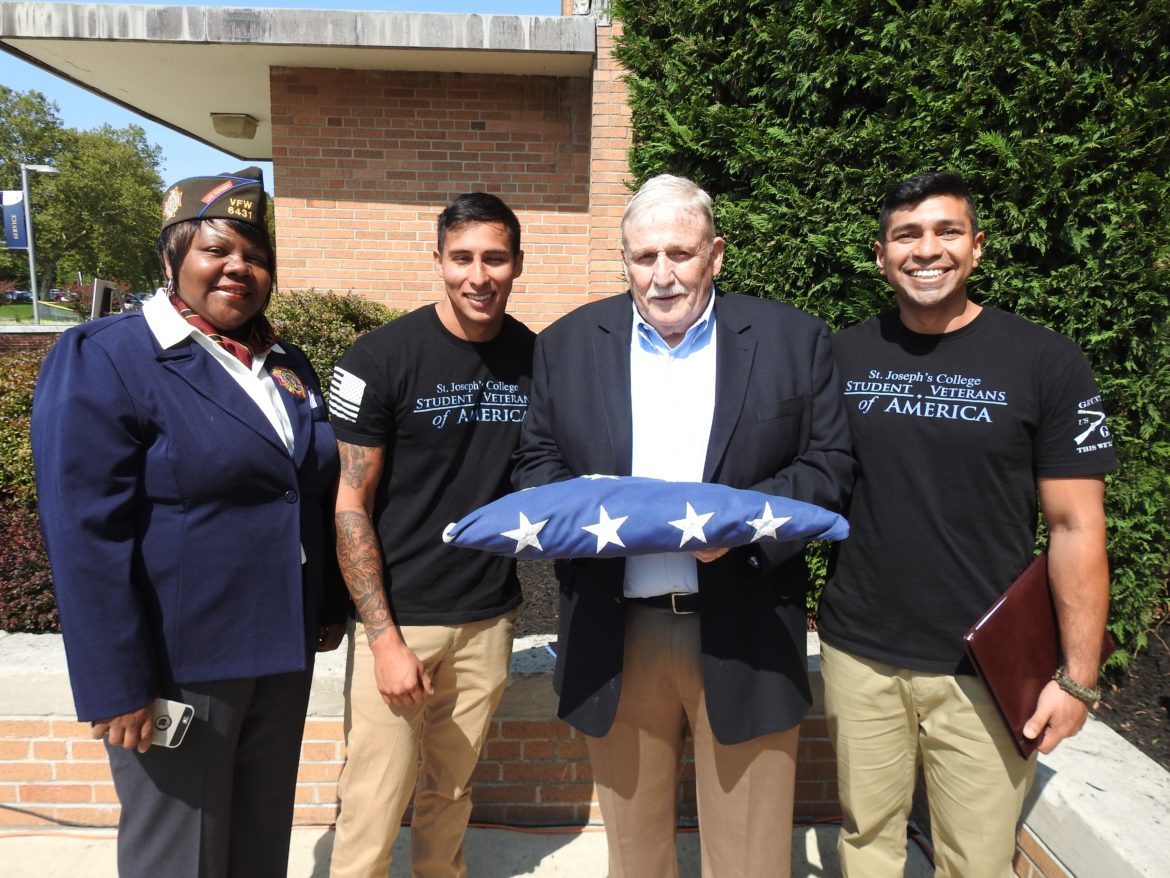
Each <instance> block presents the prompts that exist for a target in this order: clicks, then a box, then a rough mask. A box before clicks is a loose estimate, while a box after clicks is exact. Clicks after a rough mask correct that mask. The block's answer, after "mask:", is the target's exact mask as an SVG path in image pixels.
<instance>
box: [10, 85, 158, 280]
mask: <svg viewBox="0 0 1170 878" xmlns="http://www.w3.org/2000/svg"><path fill="white" fill-rule="evenodd" d="M160 160H161V149H160V148H159V147H157V146H153V145H151V144H150V143H148V142H147V140H146V134H145V132H144V131H143V130H142V129H141V128H139V127H137V126H134V125H130V126H127V127H125V128H113V127H111V126H108V125H103V126H101V127H100V128H97V129H94V130H92V131H77V130H75V129H72V128H66V127H64V126H62V124H61V121H60V119H59V118H58V116H57V107H56V105H55V104H54V103H53V102H51V101H49V100H47V99H46V98H45V97H44V95H42V94H40V93H39V92H35V91H29V92H17V91H13V90H12V89H10V88H7V87H5V86H0V186H2V187H3V188H5V189H18V188H20V165H21V164H22V163H26V164H49V165H52V166H53V167H55V168H56V169H57V171H58V172H59V173H57V174H53V175H49V174H39V173H30V174H29V189H30V193H31V200H32V205H33V222H34V228H35V232H36V236H35V246H36V257H37V282H38V285H39V286H40V288H41V289H40V292H41V294H42V295H43V294H44V293H45V292H46V291H48V290H49V289H51V288H52V287H53V286H54V285H56V284H58V283H65V282H67V281H70V280H74V279H76V276H77V273H78V272H80V273H81V274H82V275H83V276H84V277H85V279H86V283H87V284H88V282H89V279H90V278H92V277H95V276H97V277H104V278H108V279H113V280H119V281H123V282H125V283H128V284H130V285H131V286H134V287H137V288H139V289H144V288H147V287H149V286H152V285H154V284H156V283H157V281H158V277H159V269H158V266H157V262H156V260H155V257H154V241H155V239H156V238H157V236H158V229H159V227H160V225H161V224H162V214H161V208H160V206H159V205H160V202H161V199H162V180H161V178H160V177H159V174H158V166H159V162H160ZM0 278H9V279H12V280H15V281H16V282H17V283H18V284H20V285H21V286H22V287H25V286H27V284H28V260H27V255H26V254H25V252H24V251H23V250H21V251H12V252H5V253H2V254H0Z"/></svg>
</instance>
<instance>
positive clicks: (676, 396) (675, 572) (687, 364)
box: [622, 289, 716, 597]
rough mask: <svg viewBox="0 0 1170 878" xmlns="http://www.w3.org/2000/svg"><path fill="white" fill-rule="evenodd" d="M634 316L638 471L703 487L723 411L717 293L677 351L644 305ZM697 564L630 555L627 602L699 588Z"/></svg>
mask: <svg viewBox="0 0 1170 878" xmlns="http://www.w3.org/2000/svg"><path fill="white" fill-rule="evenodd" d="M633 312H634V313H633V318H632V319H633V332H632V333H631V338H630V405H631V409H632V418H631V423H632V450H633V456H632V460H631V469H630V474H631V475H635V476H647V477H650V478H655V479H667V480H670V481H675V482H701V481H702V480H703V466H704V463H705V462H706V459H707V443H708V440H709V439H710V436H711V422H712V420H713V418H714V414H715V364H716V360H715V349H716V335H715V291H714V289H712V290H711V294H710V296H709V297H708V300H707V308H706V310H705V311H704V312H703V314H702V315H701V316H700V317H699V319H698V320H696V321H695V322H694V324H692V325H691V327H690V328H689V329H688V330H687V332H686V334H685V335H684V336H683V340H682V341H681V342H679V343H678V345H677V346H675V347H674V348H671V347H670V346H669V345H667V344H666V342H665V341H663V340H662V337H661V336H660V335H659V334H658V332H657V331H656V330H655V329H654V327H652V326H651V325H650V324H649V323H647V322H646V321H645V320H644V319H643V318H642V315H641V314H639V313H638V308H637V306H636V305H635V306H634V307H633ZM675 512H677V515H676V514H674V513H675ZM684 514H685V510H684V509H679V510H663V515H666V516H667V517H669V518H682V517H683V515H684ZM695 565H696V561H695V558H694V556H692V555H691V554H690V552H669V553H665V554H659V555H637V556H633V557H630V558H627V559H626V577H625V584H624V586H623V589H622V591H623V593H624V594H625V596H626V597H651V596H653V595H660V594H668V593H670V592H678V591H698V590H699V576H698V570H697V568H696V566H695Z"/></svg>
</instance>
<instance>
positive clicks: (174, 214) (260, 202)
mask: <svg viewBox="0 0 1170 878" xmlns="http://www.w3.org/2000/svg"><path fill="white" fill-rule="evenodd" d="M266 208H267V199H266V197H265V195H264V175H263V172H262V171H261V170H260V169H259V168H257V167H251V168H244V169H243V170H242V171H236V172H235V173H234V174H229V173H223V174H217V175H216V176H214V177H188V178H187V179H186V180H180V181H179V182H178V183H175V184H174V185H172V186H171V188H170V189H168V190H167V192H166V195H164V196H163V225H162V227H163V228H164V229H165V228H167V227H168V226H173V225H174V224H175V223H181V222H184V221H186V220H195V219H234V220H241V221H243V222H246V223H250V224H251V225H254V226H256V228H258V229H260V230H261V231H264V232H267V231H268V221H267V218H266V217H265V212H266Z"/></svg>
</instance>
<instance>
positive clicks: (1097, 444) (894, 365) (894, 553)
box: [819, 308, 1117, 673]
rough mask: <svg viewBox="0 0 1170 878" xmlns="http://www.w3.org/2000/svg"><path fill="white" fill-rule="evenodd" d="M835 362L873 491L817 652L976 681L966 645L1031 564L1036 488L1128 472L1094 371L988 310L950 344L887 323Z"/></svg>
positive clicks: (862, 328)
mask: <svg viewBox="0 0 1170 878" xmlns="http://www.w3.org/2000/svg"><path fill="white" fill-rule="evenodd" d="M833 349H834V353H835V356H836V359H837V365H838V368H839V370H840V375H841V383H842V386H843V388H844V393H845V400H846V409H847V410H848V412H849V426H850V429H851V432H852V434H853V443H854V454H855V456H856V458H857V461H858V463H859V464H860V467H861V475H860V478H859V480H858V483H857V486H856V488H855V490H854V494H853V501H852V505H851V508H850V514H849V520H850V524H851V525H852V531H851V535H850V537H849V539H848V540H846V541H845V542H843V543H841V544H840V545H839V546H838V548H837V549H836V555H835V558H834V563H833V564H832V566H831V571H830V577H829V583H828V585H827V586H826V588H825V594H824V597H823V599H822V601H821V608H820V621H819V628H820V632H821V636H822V637H823V638H824V639H825V641H826V642H828V643H829V644H831V645H832V646H835V647H838V648H840V649H844V650H847V651H848V652H851V653H854V654H856V655H860V656H863V657H866V658H869V659H872V660H875V661H880V662H884V663H886V664H890V665H894V666H896V667H901V668H908V669H911V670H918V671H924V672H930V673H955V672H956V671H958V672H968V668H967V665H966V663H965V662H964V661H963V653H962V636H963V633H964V632H965V631H966V630H967V628H969V627H970V626H971V624H972V623H974V622H975V620H976V619H978V618H979V616H980V615H982V613H983V612H984V611H985V610H986V609H987V608H988V607H989V606H990V605H991V604H992V603H993V602H994V600H995V599H996V598H997V597H998V596H999V595H1000V594H1001V593H1002V592H1003V591H1004V589H1006V588H1007V586H1008V585H1010V584H1011V582H1012V580H1013V579H1015V577H1016V576H1017V575H1018V574H1019V573H1020V572H1021V571H1022V570H1023V569H1024V567H1025V566H1027V563H1028V561H1029V560H1030V559H1031V556H1032V552H1033V549H1034V543H1035V536H1036V525H1037V521H1038V501H1037V494H1036V479H1037V478H1039V477H1062V476H1065V477H1067V476H1074V477H1075V476H1090V475H1096V474H1100V473H1105V472H1109V471H1111V470H1113V469H1114V468H1115V467H1116V465H1117V464H1116V459H1115V457H1114V452H1113V441H1112V439H1111V438H1110V434H1109V427H1108V425H1107V424H1106V423H1105V414H1104V408H1103V406H1102V401H1101V397H1100V393H1099V391H1098V390H1097V385H1096V383H1095V382H1094V380H1093V376H1092V373H1091V372H1090V370H1089V366H1088V363H1087V362H1086V361H1085V358H1084V355H1083V354H1082V353H1081V351H1080V349H1079V348H1078V347H1077V346H1076V345H1075V344H1074V343H1073V342H1071V341H1069V340H1068V339H1066V338H1064V337H1063V336H1060V335H1058V334H1056V333H1055V332H1052V331H1050V330H1048V329H1045V328H1043V327H1040V326H1037V325H1036V324H1034V323H1030V322H1029V321H1027V320H1024V319H1022V318H1019V317H1016V316H1014V315H1012V314H1008V313H1006V312H1003V311H997V310H995V309H992V308H984V309H983V311H982V312H981V313H980V314H979V315H978V316H977V317H976V318H975V319H974V320H973V321H972V322H971V323H969V324H967V325H966V326H964V327H962V328H961V329H958V330H956V331H955V332H949V333H944V334H942V335H920V334H917V333H914V332H910V331H909V330H908V329H906V328H905V326H903V324H902V322H901V320H899V318H898V315H897V313H896V312H890V313H887V314H883V315H881V316H880V317H875V318H873V319H871V320H868V321H866V322H864V323H862V324H860V325H858V326H854V327H851V328H850V329H847V330H844V331H843V332H840V333H838V334H837V335H836V336H835V337H834V340H833Z"/></svg>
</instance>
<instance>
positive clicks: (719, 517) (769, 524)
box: [443, 475, 849, 558]
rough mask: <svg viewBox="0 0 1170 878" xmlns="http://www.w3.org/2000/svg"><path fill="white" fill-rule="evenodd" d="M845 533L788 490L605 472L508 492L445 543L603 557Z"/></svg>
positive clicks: (832, 515) (845, 527)
mask: <svg viewBox="0 0 1170 878" xmlns="http://www.w3.org/2000/svg"><path fill="white" fill-rule="evenodd" d="M847 536H849V522H847V521H846V520H845V519H844V518H842V517H841V516H840V515H838V514H837V513H836V512H830V511H829V510H828V509H823V508H821V507H820V506H815V505H813V504H811V503H803V502H801V501H799V500H791V499H789V498H787V497H780V496H776V495H772V494H763V493H760V492H758V491H749V490H743V489H739V488H730V487H728V486H726V485H713V484H709V483H706V482H666V481H661V480H659V479H647V478H641V477H638V476H601V475H595V476H581V477H580V478H576V479H569V480H568V481H564V482H553V483H552V484H549V485H542V486H541V487H539V488H529V489H527V490H524V491H517V492H515V493H513V494H508V495H507V496H504V497H501V498H500V499H499V500H496V501H494V502H492V503H489V504H488V505H486V506H482V507H480V508H479V509H476V510H475V511H474V512H472V513H470V514H468V515H466V516H464V517H463V518H461V519H460V520H459V521H456V522H454V523H452V524H449V525H447V527H446V529H445V530H444V531H443V541H444V542H446V543H452V544H454V545H456V546H459V547H461V548H465V549H481V550H483V551H486V552H491V553H492V554H495V555H512V556H518V557H521V558H605V557H614V556H622V555H648V554H656V553H659V552H691V551H694V550H695V549H715V548H735V547H736V546H743V545H747V544H748V543H754V542H759V541H761V540H784V541H787V540H817V539H820V540H843V539H845V538H846V537H847Z"/></svg>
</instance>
